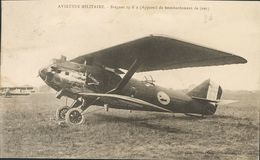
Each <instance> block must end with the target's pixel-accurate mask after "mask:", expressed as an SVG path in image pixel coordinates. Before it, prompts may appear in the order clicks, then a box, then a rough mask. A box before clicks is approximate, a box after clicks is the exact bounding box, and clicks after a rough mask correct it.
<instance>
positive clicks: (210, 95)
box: [187, 79, 222, 100]
mask: <svg viewBox="0 0 260 160" xmlns="http://www.w3.org/2000/svg"><path fill="white" fill-rule="evenodd" d="M187 94H188V95H189V96H191V97H197V98H203V99H208V100H220V98H221V95H222V88H221V86H220V85H218V84H216V83H214V82H213V81H211V80H210V79H208V80H206V81H204V82H202V83H201V84H200V85H198V86H197V87H195V88H193V89H192V90H191V91H189V92H188V93H187Z"/></svg>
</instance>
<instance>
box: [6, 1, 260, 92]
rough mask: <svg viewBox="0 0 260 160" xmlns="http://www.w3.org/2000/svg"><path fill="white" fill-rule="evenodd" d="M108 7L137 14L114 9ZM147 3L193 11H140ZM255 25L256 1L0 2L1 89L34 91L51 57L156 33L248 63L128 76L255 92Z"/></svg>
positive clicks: (259, 50)
mask: <svg viewBox="0 0 260 160" xmlns="http://www.w3.org/2000/svg"><path fill="white" fill-rule="evenodd" d="M67 4H73V5H80V6H81V5H92V4H95V5H103V8H95V9H94V8H61V5H67ZM112 6H114V7H112ZM115 6H130V7H132V6H133V7H137V6H138V7H139V9H136V8H135V9H127V8H125V9H115ZM140 6H141V9H140ZM155 6H157V7H158V6H162V7H165V6H167V7H175V8H176V7H182V8H183V7H191V8H193V9H181V8H179V9H161V10H159V9H149V8H147V7H155ZM142 7H143V8H142ZM144 8H145V9H144ZM194 8H198V10H196V9H194ZM200 8H202V10H200ZM259 28H260V4H259V2H202V1H198V2H194V1H192V2H191V1H189V2H188V1H185V2H183V1H173V0H170V1H164V0H162V1H157V0H153V1H152V0H146V1H141V0H135V1H131V2H129V1H125V0H114V1H101V0H99V1H98V0H95V1H93V0H89V1H80V0H79V1H76V2H75V1H23V2H19V1H9V2H7V1H4V2H2V44H1V86H16V85H33V86H41V85H43V84H44V82H43V81H42V80H41V79H40V78H39V77H37V75H38V70H39V69H40V68H41V67H43V66H46V64H48V63H49V62H50V61H51V59H52V58H59V57H60V56H61V55H65V56H66V57H67V58H68V59H72V58H75V57H77V56H80V55H82V54H87V53H91V52H93V51H97V50H100V49H104V48H107V47H110V46H114V45H117V44H120V43H124V42H127V41H131V40H134V39H138V38H141V37H144V36H147V35H150V34H156V35H158V34H159V35H166V36H169V37H172V38H178V39H181V40H184V41H188V42H192V43H195V44H199V45H203V46H206V47H210V48H215V49H218V50H222V51H226V52H229V53H233V54H236V55H239V56H242V57H244V58H245V59H247V60H248V63H246V64H235V65H225V66H212V67H197V68H183V69H175V70H167V71H154V72H144V73H138V74H135V75H134V78H137V79H143V77H144V76H145V75H146V76H149V75H151V76H152V77H153V79H155V81H156V83H157V84H158V85H161V86H164V87H168V88H173V89H184V88H189V87H191V86H194V85H198V84H199V83H201V82H202V81H204V80H205V79H208V78H210V79H211V80H213V81H214V82H216V83H218V84H220V85H221V86H222V87H223V88H224V89H229V90H257V89H259V88H260V63H259V62H260V45H259V44H260V29H259ZM111 58H112V57H111Z"/></svg>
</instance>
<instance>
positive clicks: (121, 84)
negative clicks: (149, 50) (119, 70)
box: [81, 59, 141, 110]
mask: <svg viewBox="0 0 260 160" xmlns="http://www.w3.org/2000/svg"><path fill="white" fill-rule="evenodd" d="M140 65H141V62H140V60H139V59H136V60H135V61H134V62H133V63H132V65H131V66H130V68H129V69H128V72H127V73H126V74H125V76H124V77H123V78H122V80H121V81H120V82H119V83H118V84H117V86H116V88H114V89H112V90H110V91H108V92H107V93H106V94H111V93H118V92H120V90H121V89H123V88H124V87H125V85H126V84H127V83H128V82H129V80H130V79H131V77H132V76H133V75H134V73H135V72H136V70H137V69H138V67H140ZM99 99H100V97H97V98H95V99H94V100H93V101H91V102H89V103H85V105H83V106H82V107H81V109H82V110H85V109H86V108H88V107H89V106H90V105H92V104H94V103H95V102H96V101H97V100H99Z"/></svg>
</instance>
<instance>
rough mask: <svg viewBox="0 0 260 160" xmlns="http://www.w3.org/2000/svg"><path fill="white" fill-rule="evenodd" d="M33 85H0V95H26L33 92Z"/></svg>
mask: <svg viewBox="0 0 260 160" xmlns="http://www.w3.org/2000/svg"><path fill="white" fill-rule="evenodd" d="M34 92H35V90H34V88H33V87H29V86H22V87H0V95H1V96H4V97H11V96H26V95H30V94H31V93H34Z"/></svg>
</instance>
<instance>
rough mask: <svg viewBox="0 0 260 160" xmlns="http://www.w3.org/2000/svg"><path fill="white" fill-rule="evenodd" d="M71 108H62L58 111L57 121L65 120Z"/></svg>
mask: <svg viewBox="0 0 260 160" xmlns="http://www.w3.org/2000/svg"><path fill="white" fill-rule="evenodd" d="M69 109H70V108H69V107H68V106H60V107H59V108H57V110H56V119H57V120H65V115H66V113H67V112H68V110H69Z"/></svg>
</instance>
